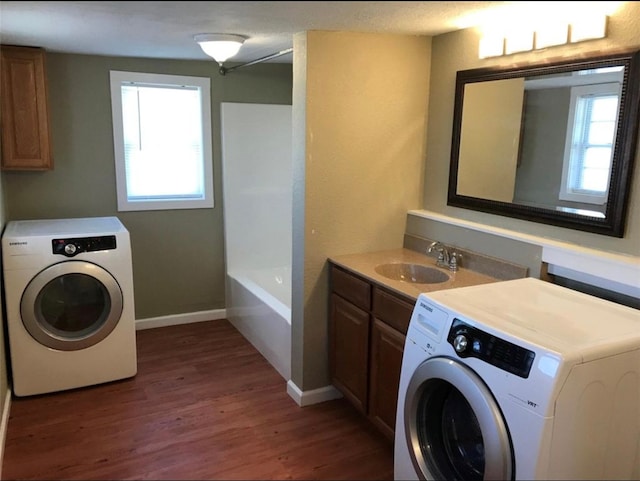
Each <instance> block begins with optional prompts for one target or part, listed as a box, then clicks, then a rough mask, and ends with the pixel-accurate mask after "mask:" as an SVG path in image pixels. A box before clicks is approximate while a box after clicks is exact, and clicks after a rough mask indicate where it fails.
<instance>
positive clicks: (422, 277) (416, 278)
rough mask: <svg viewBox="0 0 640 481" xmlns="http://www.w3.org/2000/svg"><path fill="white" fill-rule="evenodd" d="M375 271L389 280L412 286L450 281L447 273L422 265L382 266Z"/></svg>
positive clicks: (392, 264) (396, 264)
mask: <svg viewBox="0 0 640 481" xmlns="http://www.w3.org/2000/svg"><path fill="white" fill-rule="evenodd" d="M375 271H376V272H377V273H378V274H380V275H381V276H384V277H386V278H388V279H392V280H394V281H404V282H410V283H412V284H437V283H439V282H446V281H448V280H449V275H448V274H447V273H446V272H443V271H441V270H440V269H436V268H435V267H429V266H423V265H422V264H408V263H390V264H380V265H378V266H376V267H375Z"/></svg>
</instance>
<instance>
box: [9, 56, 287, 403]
mask: <svg viewBox="0 0 640 481" xmlns="http://www.w3.org/2000/svg"><path fill="white" fill-rule="evenodd" d="M110 70H125V71H135V72H150V73H160V74H173V75H188V76H201V77H210V78H211V102H212V106H211V114H212V124H213V132H212V141H213V163H214V165H213V173H214V189H215V197H214V199H215V205H214V208H213V209H191V210H175V211H147V212H122V213H120V212H118V211H117V205H116V186H115V165H114V156H113V130H112V123H111V100H110V94H109V89H110V85H109V71H110ZM47 77H48V89H49V104H50V121H51V127H52V144H53V157H54V169H53V170H52V171H48V172H4V173H3V176H2V184H3V188H4V194H5V200H6V220H7V221H10V220H22V219H53V218H69V217H94V216H117V217H119V218H120V220H121V221H122V222H123V224H124V225H125V226H126V227H127V229H128V230H129V232H130V235H131V244H132V246H131V247H132V251H133V274H134V289H135V300H136V319H148V318H154V317H161V316H168V315H175V314H183V313H193V312H199V311H207V310H215V309H223V308H224V307H225V305H224V302H225V301H224V299H225V292H224V289H225V287H224V286H225V283H224V276H225V266H224V235H223V234H224V232H223V228H224V224H223V222H224V221H223V215H222V212H223V209H222V183H221V180H222V172H221V165H222V162H221V149H220V103H221V102H246V103H273V104H289V105H290V104H291V98H292V84H293V76H292V66H291V65H290V64H268V63H263V64H258V65H254V66H250V67H247V68H243V69H238V70H236V71H234V72H231V73H228V74H227V75H225V76H222V75H220V74H218V68H217V64H216V63H215V62H213V61H182V60H158V59H142V58H124V57H101V56H88V55H69V54H58V53H48V54H47ZM247 141H250V139H247ZM0 394H1V393H0Z"/></svg>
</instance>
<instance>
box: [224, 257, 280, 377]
mask: <svg viewBox="0 0 640 481" xmlns="http://www.w3.org/2000/svg"><path fill="white" fill-rule="evenodd" d="M226 292H227V294H226V304H227V318H228V319H229V322H231V324H232V325H233V326H234V327H235V328H236V329H238V331H240V333H241V334H242V335H243V336H244V337H245V338H246V339H247V340H248V341H249V342H250V343H251V344H252V345H253V346H254V347H255V348H256V349H257V350H258V351H259V352H260V353H261V354H262V355H263V356H264V357H265V359H267V361H269V363H271V365H272V366H273V367H274V368H275V369H276V370H277V371H278V372H279V373H280V375H281V376H282V377H283V378H284V379H285V380H286V381H289V379H291V268H290V267H278V268H270V269H251V270H249V269H247V270H235V271H230V272H227V290H226Z"/></svg>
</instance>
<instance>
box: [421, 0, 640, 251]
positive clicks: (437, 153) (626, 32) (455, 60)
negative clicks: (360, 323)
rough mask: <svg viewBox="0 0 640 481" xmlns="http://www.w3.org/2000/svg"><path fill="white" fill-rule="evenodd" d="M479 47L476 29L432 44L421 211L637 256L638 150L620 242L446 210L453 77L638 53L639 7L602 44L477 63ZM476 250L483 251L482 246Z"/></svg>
mask: <svg viewBox="0 0 640 481" xmlns="http://www.w3.org/2000/svg"><path fill="white" fill-rule="evenodd" d="M478 42H479V33H478V32H477V31H476V30H475V29H466V30H462V31H459V32H453V33H449V34H444V35H439V36H437V37H434V38H433V51H432V66H431V90H430V92H429V127H430V128H429V131H428V137H427V141H428V143H427V158H426V177H425V190H424V204H423V207H424V209H427V210H431V211H435V212H438V213H442V214H445V215H448V216H451V217H456V218H459V219H464V220H470V221H474V222H479V223H483V224H487V225H490V226H495V227H501V228H506V229H510V230H515V231H518V232H523V233H527V234H532V235H536V236H540V237H546V238H552V239H557V240H561V241H565V242H570V243H575V244H579V245H581V246H584V247H590V248H594V249H600V250H604V251H613V252H620V253H625V254H632V255H636V256H637V255H640V168H639V167H640V158H639V157H640V149H638V150H637V153H636V159H635V164H636V165H635V169H634V173H633V181H632V186H631V196H630V208H629V210H628V213H627V228H626V233H625V236H624V238H622V239H619V238H614V237H609V236H604V235H597V234H591V233H585V232H580V231H575V230H569V229H565V228H560V227H554V226H547V225H544V224H538V223H533V222H527V221H522V220H518V219H511V218H508V217H501V216H497V215H492V214H485V213H481V212H475V211H471V210H467V209H461V208H457V207H450V206H447V188H448V179H449V159H450V155H451V135H452V126H453V105H454V94H455V91H454V90H455V81H456V72H457V71H458V70H466V69H472V68H480V67H492V66H503V67H506V66H511V65H513V64H521V63H537V62H542V61H544V60H556V59H560V58H575V57H580V56H585V55H589V54H603V53H606V52H607V51H610V50H619V49H626V48H640V2H624V5H623V7H622V9H621V10H620V11H619V12H617V13H616V14H615V15H613V16H611V17H610V18H609V23H608V36H607V38H605V39H601V40H595V41H587V42H583V43H578V44H574V45H567V46H561V47H553V48H549V49H546V50H541V51H537V52H528V53H520V54H515V55H509V56H504V57H496V58H487V59H478ZM442 240H443V241H445V240H446V239H442ZM475 247H476V250H479V251H482V246H475Z"/></svg>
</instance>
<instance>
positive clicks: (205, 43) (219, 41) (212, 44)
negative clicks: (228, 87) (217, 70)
mask: <svg viewBox="0 0 640 481" xmlns="http://www.w3.org/2000/svg"><path fill="white" fill-rule="evenodd" d="M193 39H194V40H195V41H196V42H198V44H200V48H202V50H203V51H204V53H206V54H207V55H208V56H209V57H212V58H213V59H214V60H215V61H216V62H218V63H219V64H220V66H222V63H223V62H226V61H227V60H228V59H230V58H231V57H233V56H234V55H235V54H237V53H238V51H239V50H240V47H242V44H243V43H244V41H245V40H246V37H243V36H242V35H235V34H229V33H200V34H198V35H195V36H194V37H193Z"/></svg>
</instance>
